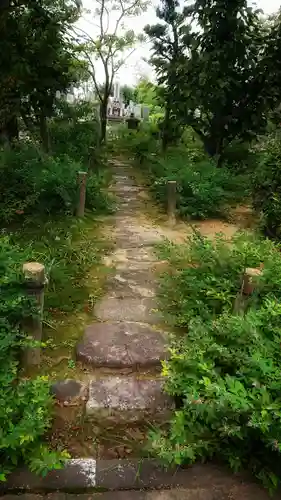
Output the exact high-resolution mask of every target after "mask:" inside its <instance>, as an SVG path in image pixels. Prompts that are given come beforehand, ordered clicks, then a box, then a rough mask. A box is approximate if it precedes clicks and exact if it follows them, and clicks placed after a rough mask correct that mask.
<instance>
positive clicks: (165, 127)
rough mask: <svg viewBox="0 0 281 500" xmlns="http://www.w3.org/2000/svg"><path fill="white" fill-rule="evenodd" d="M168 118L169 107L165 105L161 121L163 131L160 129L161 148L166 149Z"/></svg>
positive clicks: (167, 142)
mask: <svg viewBox="0 0 281 500" xmlns="http://www.w3.org/2000/svg"><path fill="white" fill-rule="evenodd" d="M169 118H170V107H169V106H166V108H165V116H164V121H163V131H162V150H163V151H166V149H167V147H168V144H169Z"/></svg>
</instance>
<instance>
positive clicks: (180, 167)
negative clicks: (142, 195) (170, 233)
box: [143, 148, 246, 219]
mask: <svg viewBox="0 0 281 500" xmlns="http://www.w3.org/2000/svg"><path fill="white" fill-rule="evenodd" d="M202 156H203V153H202V152H200V151H198V150H195V151H193V152H191V153H190V154H189V153H188V152H187V151H186V149H185V148H176V149H174V150H170V151H168V153H167V154H166V155H162V156H156V155H155V156H150V158H149V159H147V160H146V162H144V165H143V168H146V169H147V170H148V174H149V178H150V180H151V188H152V192H153V193H154V195H155V198H156V199H157V201H159V202H160V203H161V204H162V205H166V203H167V181H168V180H175V181H177V190H178V197H177V210H178V213H179V215H181V216H183V217H186V216H187V217H192V218H196V219H204V218H207V217H214V216H218V215H222V214H224V213H225V212H226V210H227V207H228V206H229V205H231V204H237V203H238V202H239V201H241V200H242V199H243V198H244V197H245V195H246V190H245V179H244V177H242V176H238V175H235V176H234V175H232V174H231V172H229V170H228V169H226V168H223V167H221V168H217V167H216V166H215V164H213V163H212V162H211V161H210V160H208V159H206V158H204V157H203V158H204V159H200V157H201V158H202Z"/></svg>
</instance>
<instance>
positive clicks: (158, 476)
mask: <svg viewBox="0 0 281 500" xmlns="http://www.w3.org/2000/svg"><path fill="white" fill-rule="evenodd" d="M237 477H238V478H239V477H240V476H239V475H238V476H237V475H235V474H231V473H230V472H228V470H225V469H224V468H221V467H217V466H215V465H212V464H205V465H193V466H190V467H187V468H183V467H177V468H170V469H165V468H164V467H163V466H162V465H161V464H159V462H157V461H156V460H151V459H120V460H118V459H113V460H95V459H93V458H84V459H83V458H75V459H70V460H68V461H67V462H66V465H65V467H64V468H63V469H61V470H55V471H51V472H49V473H48V474H47V476H45V477H42V476H37V475H36V474H34V473H32V472H30V471H29V470H28V469H27V468H18V469H16V470H15V471H13V472H12V474H11V475H10V476H9V477H8V479H7V481H6V482H5V483H1V485H0V494H3V493H5V494H6V493H13V492H14V493H23V492H30V493H42V492H43V493H47V492H51V491H63V492H72V493H78V492H86V493H87V492H90V491H119V490H144V489H147V490H150V489H161V488H163V489H169V488H175V487H177V488H180V487H182V488H188V489H194V488H204V487H207V488H209V487H210V484H212V487H220V486H221V485H222V484H223V485H224V486H225V484H226V481H227V482H229V487H231V486H232V485H233V484H235V483H236V484H237Z"/></svg>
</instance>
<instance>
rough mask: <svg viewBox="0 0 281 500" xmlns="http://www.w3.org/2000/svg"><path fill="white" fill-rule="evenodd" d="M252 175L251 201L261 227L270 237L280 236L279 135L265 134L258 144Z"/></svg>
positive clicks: (280, 169) (280, 184) (280, 167)
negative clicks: (255, 163) (258, 214)
mask: <svg viewBox="0 0 281 500" xmlns="http://www.w3.org/2000/svg"><path fill="white" fill-rule="evenodd" d="M257 156H258V159H259V161H258V165H257V167H256V170H255V172H254V176H253V186H252V189H253V203H254V207H255V208H256V210H258V211H259V213H260V215H261V227H262V229H263V230H264V231H265V232H266V233H267V234H268V235H269V236H271V237H274V238H280V237H281V136H280V133H279V132H277V133H274V134H273V135H272V136H267V137H266V138H265V139H264V141H263V142H262V143H261V144H260V146H259V155H257Z"/></svg>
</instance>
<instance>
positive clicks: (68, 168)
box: [0, 136, 110, 224]
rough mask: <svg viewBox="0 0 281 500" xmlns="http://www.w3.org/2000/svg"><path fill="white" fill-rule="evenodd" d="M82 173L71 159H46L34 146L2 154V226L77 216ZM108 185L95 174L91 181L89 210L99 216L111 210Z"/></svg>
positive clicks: (0, 208)
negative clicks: (33, 218)
mask: <svg viewBox="0 0 281 500" xmlns="http://www.w3.org/2000/svg"><path fill="white" fill-rule="evenodd" d="M87 137H88V136H87ZM70 149H71V148H70ZM61 152H62V150H61ZM71 152H72V151H71ZM76 153H77V151H76ZM77 155H78V153H77ZM81 169H82V167H81V164H80V163H77V162H75V161H73V160H72V159H71V158H70V157H69V156H66V155H64V156H60V157H57V158H54V157H52V156H47V155H43V154H42V153H41V152H40V150H38V149H36V148H35V147H34V146H33V145H31V144H30V145H27V144H26V145H20V146H19V147H17V148H15V149H13V150H8V151H7V150H4V151H1V152H0V184H1V188H2V189H1V194H0V222H1V223H2V224H3V223H7V222H11V221H20V220H22V219H23V218H24V217H25V216H29V215H32V214H34V215H39V214H41V216H44V215H45V216H46V215H49V214H56V215H57V214H59V213H62V214H73V212H74V210H75V208H76V206H77V201H78V187H77V173H78V171H79V170H81ZM105 182H106V177H105V176H104V174H102V173H100V174H99V175H97V174H94V173H91V175H90V176H89V178H88V185H87V195H88V196H87V204H86V206H87V207H89V208H90V209H91V210H94V211H96V212H98V211H103V210H107V209H109V206H110V205H109V201H108V198H107V195H106V194H105V193H104V192H103V191H102V187H104V185H105Z"/></svg>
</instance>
